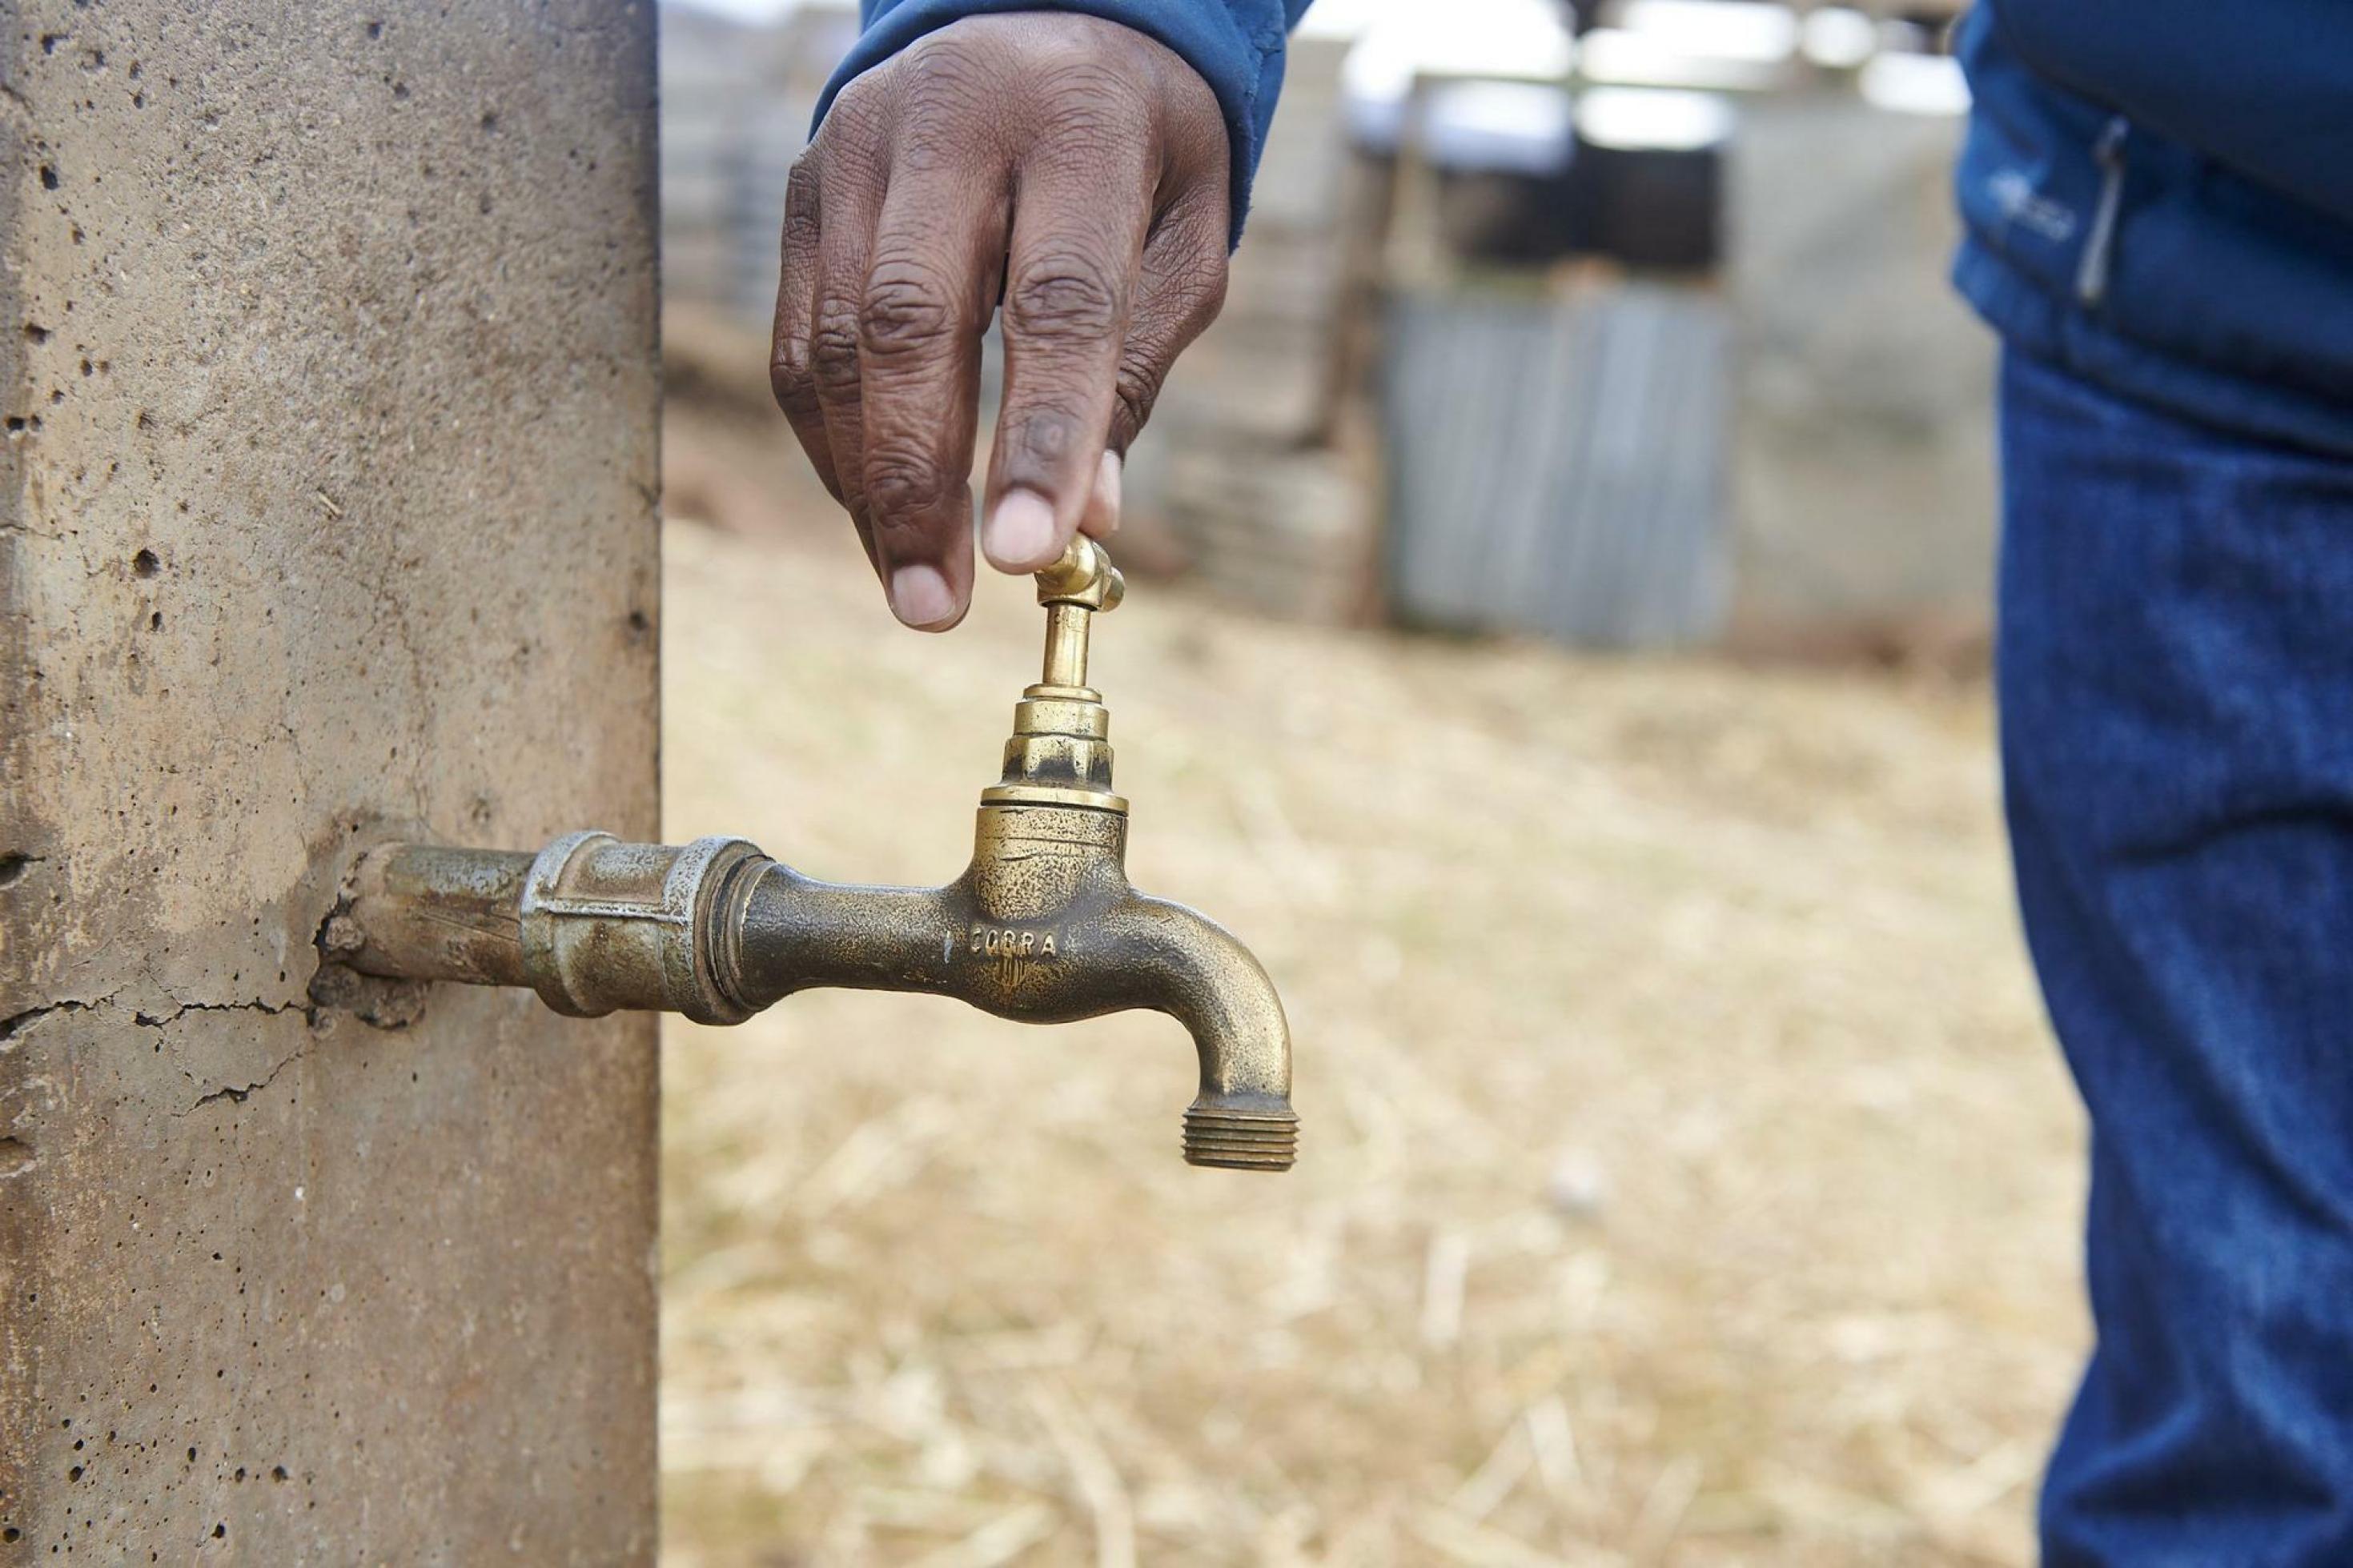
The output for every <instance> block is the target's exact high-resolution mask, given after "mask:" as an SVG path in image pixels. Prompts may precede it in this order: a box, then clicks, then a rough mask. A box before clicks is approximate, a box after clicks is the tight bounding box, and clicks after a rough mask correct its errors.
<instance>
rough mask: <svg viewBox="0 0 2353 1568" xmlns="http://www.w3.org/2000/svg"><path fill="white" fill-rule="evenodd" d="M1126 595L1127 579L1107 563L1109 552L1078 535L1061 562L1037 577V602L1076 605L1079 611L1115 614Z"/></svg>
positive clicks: (1109, 557) (1108, 561)
mask: <svg viewBox="0 0 2353 1568" xmlns="http://www.w3.org/2000/svg"><path fill="white" fill-rule="evenodd" d="M1126 595H1127V579H1126V578H1124V577H1123V576H1121V575H1120V574H1119V568H1118V567H1116V566H1114V565H1113V564H1112V563H1111V555H1110V552H1107V551H1105V550H1104V549H1103V546H1102V545H1100V544H1098V543H1096V542H1094V541H1093V540H1092V539H1089V538H1088V537H1087V536H1086V535H1085V534H1083V533H1082V534H1079V535H1077V536H1076V537H1074V538H1073V539H1072V540H1071V547H1070V548H1069V549H1068V550H1065V551H1063V552H1062V558H1061V559H1060V561H1057V562H1055V563H1053V564H1052V565H1051V566H1049V567H1047V568H1046V569H1045V570H1044V571H1043V572H1040V573H1039V574H1038V602H1039V604H1041V605H1078V606H1079V607H1080V608H1081V609H1085V610H1094V611H1098V612H1100V611H1104V610H1115V609H1117V608H1118V607H1119V602H1120V600H1121V599H1123V598H1124V597H1125V596H1126Z"/></svg>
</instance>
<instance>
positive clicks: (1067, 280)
mask: <svg viewBox="0 0 2353 1568" xmlns="http://www.w3.org/2000/svg"><path fill="white" fill-rule="evenodd" d="M1122 303H1123V300H1122V299H1121V294H1120V290H1119V289H1117V288H1115V287H1114V286H1113V283H1112V281H1111V279H1110V278H1109V277H1108V276H1107V275H1106V274H1105V272H1104V270H1103V268H1102V267H1101V266H1100V265H1099V264H1098V263H1096V262H1094V261H1092V260H1090V259H1087V258H1082V257H1076V256H1059V257H1048V258H1043V259H1040V260H1038V261H1034V262H1032V263H1030V264H1029V266H1027V267H1024V268H1022V269H1021V271H1020V272H1019V274H1018V275H1017V276H1016V277H1015V278H1014V279H1013V281H1012V284H1011V286H1010V287H1009V288H1008V289H1006V292H1005V319H1006V326H1007V327H1008V330H1010V331H1014V332H1018V333H1019V334H1020V335H1022V336H1024V337H1029V338H1040V339H1045V340H1049V341H1052V342H1070V343H1084V342H1096V341H1099V340H1101V339H1103V338H1107V337H1109V336H1111V334H1112V333H1113V332H1114V331H1118V329H1119V325H1120V312H1121V305H1122Z"/></svg>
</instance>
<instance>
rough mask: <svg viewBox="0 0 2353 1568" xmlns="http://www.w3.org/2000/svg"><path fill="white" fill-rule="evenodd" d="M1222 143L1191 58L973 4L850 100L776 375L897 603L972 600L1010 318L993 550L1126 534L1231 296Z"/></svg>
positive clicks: (801, 241) (994, 470)
mask: <svg viewBox="0 0 2353 1568" xmlns="http://www.w3.org/2000/svg"><path fill="white" fill-rule="evenodd" d="M1227 157H1228V154H1227V146H1226V130H1225V121H1224V118H1223V117H1222V115H1221V114H1220V113H1219V108H1218V103H1217V100H1216V98H1215V97H1214V96H1213V95H1212V94H1211V92H1210V90H1209V88H1208V84H1207V83H1206V82H1204V81H1203V80H1202V79H1201V78H1200V77H1199V76H1198V74H1197V73H1196V72H1195V71H1194V70H1193V68H1191V67H1190V66H1188V65H1187V64H1186V63H1185V62H1184V60H1183V59H1181V58H1178V57H1177V56H1176V54H1174V53H1172V52H1171V51H1170V50H1168V49H1167V48H1166V47H1164V46H1162V45H1160V44H1158V43H1156V42H1155V41H1154V40H1153V39H1151V38H1148V37H1145V36H1144V35H1143V34H1141V33H1138V32H1135V31H1134V30H1133V29H1130V28H1127V27H1123V26H1119V25H1118V24H1116V23H1112V22H1105V21H1102V20H1099V19H1097V18H1094V17H1090V16H1071V15H1067V14H1049V13H1042V12H1021V13H1012V14H1008V15H1000V16H973V17H967V18H965V20H963V21H960V22H956V23H955V24H953V25H951V26H946V27H943V28H941V29H940V30H939V31H937V32H935V33H932V34H929V35H927V36H926V37H923V38H922V39H921V40H919V41H918V42H916V43H914V44H912V45H910V46H909V47H907V48H905V49H903V50H902V51H901V52H900V53H899V54H898V55H897V56H895V57H893V58H892V59H890V60H889V61H887V62H885V63H884V64H882V65H880V66H878V67H876V68H874V69H872V70H871V71H868V72H867V73H865V74H864V75H862V76H860V77H859V78H858V79H856V80H854V81H852V82H851V83H850V84H849V86H848V87H846V88H844V89H842V91H841V93H840V94H839V97H837V98H836V99H835V100H834V103H833V106H832V108H831V110H829V111H828V114H827V116H826V119H825V122H824V124H823V126H822V127H821V128H820V129H819V131H818V136H817V140H816V141H815V142H812V143H811V144H810V146H809V149H808V151H807V153H803V154H802V156H801V159H800V162H799V163H797V165H796V166H795V167H794V170H793V175H792V185H791V190H790V194H789V195H788V196H787V198H786V213H785V232H784V275H783V280H782V283H781V286H780V287H779V288H778V289H777V294H776V347H775V352H774V353H773V355H772V357H771V360H770V364H769V370H770V378H771V380H772V382H773V383H774V385H775V388H776V403H777V405H779V406H780V407H782V408H783V409H784V411H785V414H786V417H787V418H789V419H790V420H791V421H792V426H793V431H794V433H795V434H796V435H797V436H798V437H800V442H801V445H802V447H805V448H807V452H808V455H809V460H810V461H811V462H812V463H814V464H815V465H816V466H817V471H818V476H819V477H820V478H822V479H824V481H825V483H826V487H827V489H830V490H831V491H832V492H833V494H834V497H835V499H836V500H839V501H840V502H841V504H842V506H843V507H844V508H845V509H847V510H848V511H849V516H850V520H851V521H853V522H854V523H855V524H856V525H857V528H858V534H859V538H860V540H861V541H863V542H864V543H865V546H866V553H867V556H868V558H869V559H870V560H871V561H872V562H873V563H874V570H875V573H876V574H877V575H878V576H880V577H881V580H882V584H883V587H884V590H885V592H886V593H887V594H888V595H889V598H890V602H891V607H892V610H893V611H894V612H895V613H896V614H897V615H898V616H899V618H900V619H901V620H902V621H904V622H906V623H907V624H908V625H909V626H920V627H922V628H923V629H925V630H927V631H944V630H946V629H947V628H948V627H950V626H955V624H956V623H957V622H958V621H960V620H962V619H963V618H964V614H965V609H966V607H967V606H968V605H970V603H971V598H972V579H973V564H972V534H973V521H974V517H973V496H972V484H971V479H972V460H973V443H974V440H975V437H976V425H977V423H978V417H979V405H980V343H981V335H982V333H983V332H984V331H986V330H987V326H988V323H989V320H990V317H991V316H992V315H995V314H997V313H999V312H1000V311H1001V313H1002V319H1003V331H1004V343H1005V389H1004V392H1005V395H1004V406H1003V412H1002V413H1001V414H1000V415H999V416H998V419H997V436H996V441H995V445H994V447H992V449H991V454H990V459H989V471H988V483H987V489H986V491H985V492H984V496H985V503H986V504H985V511H984V517H985V521H984V523H983V525H982V528H981V531H980V543H981V549H982V551H983V552H984V553H986V554H987V557H988V559H989V561H990V562H991V563H993V564H994V565H996V566H997V568H998V569H999V570H1001V571H1006V572H1015V573H1020V572H1033V571H1036V570H1038V569H1039V568H1040V567H1043V566H1046V565H1049V564H1050V563H1052V562H1053V561H1054V560H1055V558H1056V557H1058V556H1059V555H1060V554H1061V552H1062V551H1063V549H1064V548H1065V547H1066V546H1067V545H1068V544H1069V543H1070V541H1071V535H1072V534H1073V533H1074V532H1076V531H1079V530H1081V529H1082V528H1083V529H1084V530H1085V531H1087V532H1088V533H1090V534H1092V535H1095V536H1097V537H1100V536H1102V535H1103V534H1106V533H1108V532H1109V531H1111V530H1112V529H1113V527H1115V526H1116V525H1117V522H1118V517H1119V489H1120V471H1121V462H1122V459H1123V458H1124V455H1125V453H1126V451H1127V447H1128V443H1129V442H1131V441H1132V440H1134V438H1135V435H1136V432H1137V431H1138V430H1140V429H1141V428H1143V426H1144V422H1145V419H1146V418H1147V417H1148V416H1150V414H1151V412H1152V404H1153V400H1154V398H1155V396H1156V395H1158V393H1159V390H1160V385H1161V382H1162V379H1163V378H1164V377H1165V376H1166V374H1167V373H1168V367H1169V365H1170V363H1172V362H1173V361H1174V360H1175V359H1176V355H1177V354H1178V353H1180V352H1181V351H1182V350H1183V349H1184V348H1185V346H1186V345H1187V343H1190V342H1192V341H1193V340H1194V338H1195V337H1197V336H1198V335H1199V333H1200V331H1201V330H1202V329H1203V328H1205V327H1207V326H1208V324H1209V322H1210V321H1211V320H1212V319H1213V318H1214V317H1215V316H1216V315H1217V313H1218V308H1219V305H1220V304H1221V303H1222V302H1223V300H1224V298H1225V287H1226V250H1227V235H1228V229H1229V223H1230V221H1231V212H1230V208H1229V205H1228V162H1227Z"/></svg>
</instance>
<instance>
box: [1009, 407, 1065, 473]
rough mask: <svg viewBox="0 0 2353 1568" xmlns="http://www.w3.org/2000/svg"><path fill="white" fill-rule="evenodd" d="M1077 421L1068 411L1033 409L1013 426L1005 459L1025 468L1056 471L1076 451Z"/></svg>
mask: <svg viewBox="0 0 2353 1568" xmlns="http://www.w3.org/2000/svg"><path fill="white" fill-rule="evenodd" d="M1082 428H1083V426H1082V424H1081V422H1080V421H1079V419H1078V418H1077V417H1076V416H1073V415H1071V413H1070V412H1069V411H1068V410H1067V409H1062V408H1054V407H1044V408H1032V409H1029V410H1028V411H1027V412H1025V413H1023V414H1022V415H1020V416H1018V417H1017V418H1016V419H1015V420H1014V421H1013V422H1012V428H1011V431H1010V434H1011V436H1012V437H1013V440H1012V451H1011V452H1010V453H1008V456H1009V457H1011V458H1014V459H1015V460H1016V462H1017V463H1018V464H1022V465H1025V466H1026V468H1038V469H1042V470H1047V471H1057V470H1059V469H1060V468H1061V467H1062V465H1063V464H1064V463H1065V462H1067V461H1068V460H1069V458H1070V457H1071V454H1072V453H1073V452H1075V451H1076V450H1077V449H1078V447H1079V432H1080V430H1081V429H1082ZM1026 468H1025V470H1024V471H1026Z"/></svg>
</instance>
